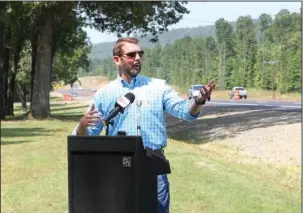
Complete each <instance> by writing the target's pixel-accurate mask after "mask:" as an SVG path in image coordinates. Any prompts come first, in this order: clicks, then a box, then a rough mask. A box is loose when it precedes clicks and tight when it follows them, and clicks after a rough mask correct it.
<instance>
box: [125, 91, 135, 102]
mask: <svg viewBox="0 0 303 213" xmlns="http://www.w3.org/2000/svg"><path fill="white" fill-rule="evenodd" d="M125 98H127V99H128V100H129V101H130V103H131V104H132V103H133V102H134V100H135V95H134V94H133V93H131V92H129V93H127V94H126V95H125Z"/></svg>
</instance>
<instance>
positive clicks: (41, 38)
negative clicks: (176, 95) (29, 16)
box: [31, 1, 188, 118]
mask: <svg viewBox="0 0 303 213" xmlns="http://www.w3.org/2000/svg"><path fill="white" fill-rule="evenodd" d="M183 3H184V2H120V5H119V7H117V5H116V2H83V1H81V2H77V4H76V2H39V3H35V4H36V17H37V18H36V20H37V27H38V28H37V29H38V30H37V38H38V39H37V40H36V41H38V42H36V44H35V45H33V46H34V49H33V52H35V56H34V58H35V59H34V64H35V65H34V66H33V69H34V70H33V73H34V74H33V76H34V78H33V80H34V81H33V82H34V83H33V90H32V99H31V112H32V116H33V117H34V118H46V117H48V116H49V114H50V111H49V84H50V73H51V65H52V50H53V46H54V35H55V34H54V32H55V31H56V26H57V25H55V24H54V23H55V20H56V17H57V20H58V19H59V18H60V20H65V18H64V17H73V19H74V20H79V19H80V20H81V21H82V22H83V23H84V24H85V25H87V26H92V27H94V28H96V29H98V30H100V31H102V32H104V31H109V32H116V33H117V35H118V36H121V35H122V34H124V33H126V34H128V35H129V34H131V33H133V34H135V35H140V36H146V35H147V34H148V33H151V34H152V35H153V36H154V37H153V39H152V41H156V40H157V33H161V32H164V31H166V30H167V27H168V26H170V25H172V24H175V23H177V22H178V21H179V20H181V18H182V15H183V14H184V13H188V10H187V9H186V8H185V7H183V6H182V4H183ZM75 11H76V13H74V12H75ZM71 13H72V14H74V15H73V16H69V15H68V14H71ZM83 14H86V15H85V16H84V17H83ZM59 23H62V21H61V22H59Z"/></svg>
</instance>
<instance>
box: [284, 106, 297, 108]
mask: <svg viewBox="0 0 303 213" xmlns="http://www.w3.org/2000/svg"><path fill="white" fill-rule="evenodd" d="M280 107H284V108H288V107H290V108H301V106H280Z"/></svg>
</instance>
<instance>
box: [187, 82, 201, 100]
mask: <svg viewBox="0 0 303 213" xmlns="http://www.w3.org/2000/svg"><path fill="white" fill-rule="evenodd" d="M202 86H203V85H202V84H196V85H191V86H190V88H189V89H188V91H187V98H188V99H192V98H194V97H195V96H198V94H199V92H200V89H201V87H202Z"/></svg>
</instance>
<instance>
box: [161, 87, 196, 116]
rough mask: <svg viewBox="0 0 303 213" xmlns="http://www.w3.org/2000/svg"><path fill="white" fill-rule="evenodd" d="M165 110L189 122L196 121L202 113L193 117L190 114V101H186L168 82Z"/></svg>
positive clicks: (165, 92) (165, 94)
mask: <svg viewBox="0 0 303 213" xmlns="http://www.w3.org/2000/svg"><path fill="white" fill-rule="evenodd" d="M163 98H164V99H163V101H164V110H166V111H167V112H168V113H169V114H171V115H173V116H175V117H177V118H180V119H183V120H187V121H192V120H195V119H197V118H198V117H199V115H200V113H197V114H196V115H191V114H190V113H189V103H190V101H189V100H184V99H183V98H182V97H181V96H180V95H179V94H178V93H177V91H176V90H174V89H173V88H171V87H170V86H169V85H168V84H167V82H165V91H164V97H163Z"/></svg>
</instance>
